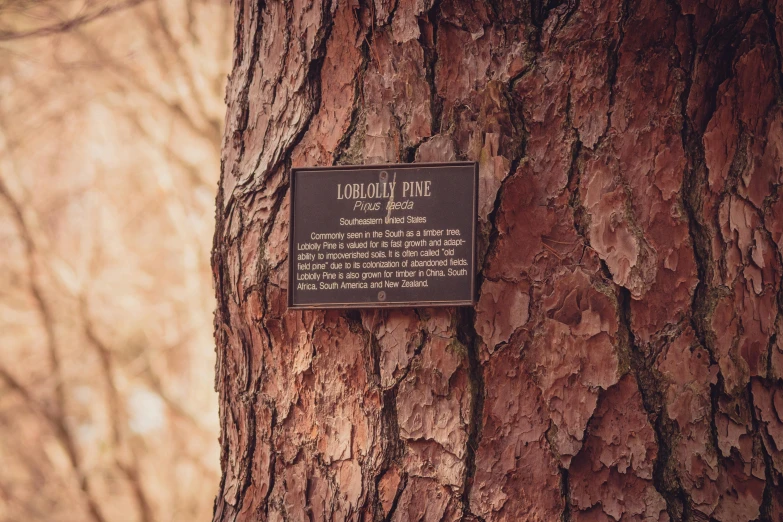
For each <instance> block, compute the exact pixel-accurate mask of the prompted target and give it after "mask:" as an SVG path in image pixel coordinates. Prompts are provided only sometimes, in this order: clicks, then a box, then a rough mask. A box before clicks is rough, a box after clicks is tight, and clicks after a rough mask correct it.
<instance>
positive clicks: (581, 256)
mask: <svg viewBox="0 0 783 522" xmlns="http://www.w3.org/2000/svg"><path fill="white" fill-rule="evenodd" d="M372 1H373V2H374V3H367V0H361V1H357V0H354V1H353V2H348V1H344V2H338V1H337V0H331V1H329V0H327V1H325V2H319V1H315V2H309V3H308V2H302V1H299V0H292V1H289V2H273V1H269V2H266V3H263V2H252V1H249V0H247V1H243V0H236V6H235V9H236V11H235V27H236V37H235V43H234V64H233V71H232V73H231V76H230V79H229V84H228V90H227V96H226V99H227V103H228V113H227V118H226V133H225V140H224V145H223V157H222V175H221V181H220V186H219V193H218V197H217V211H216V221H217V225H216V226H217V228H216V232H215V240H214V249H213V257H212V266H213V269H214V282H215V289H216V295H217V300H218V307H217V311H216V314H215V338H216V344H217V365H216V373H217V376H216V389H217V391H218V393H219V399H220V419H221V425H222V433H221V437H220V444H221V464H222V469H223V478H222V480H221V483H220V491H219V493H218V496H217V499H216V504H215V513H214V521H216V522H217V521H220V522H223V521H248V520H291V521H299V520H314V521H321V520H362V521H371V520H373V521H374V520H378V521H380V520H389V521H408V520H417V521H418V520H421V521H452V520H485V521H494V520H531V521H552V520H565V521H569V520H574V521H576V520H589V521H594V520H615V521H618V520H621V521H631V520H647V521H653V520H654V521H664V520H717V521H721V522H729V521H732V522H734V521H750V520H762V521H776V522H779V521H781V520H783V482H781V479H783V335H781V334H783V332H782V331H781V330H783V315H781V310H783V297H781V295H783V294H781V291H780V285H781V275H782V271H783V198H781V191H783V184H782V183H781V182H782V181H783V166H782V165H783V104H782V103H781V102H782V101H783V97H782V96H781V93H782V91H781V86H782V84H783V81H782V78H783V74H782V72H781V63H782V60H781V49H780V42H781V40H782V39H783V0H763V1H759V0H735V1H728V0H727V1H720V0H715V1H711V2H703V3H699V2H697V1H695V0H669V1H662V0H639V1H638V2H629V1H627V0H576V1H569V2H558V1H550V2H543V1H529V2H517V1H513V0H476V1H473V0H442V1H439V0H434V1H433V0H372ZM448 160H475V161H478V162H479V165H480V194H479V201H480V203H479V220H480V226H479V236H480V237H479V239H478V241H479V253H478V260H479V268H480V272H479V274H478V276H477V278H478V279H477V285H478V288H479V292H480V293H479V302H478V305H477V306H476V307H475V309H470V308H461V309H455V308H442V309H397V310H385V311H378V310H363V311H339V310H337V311H305V312H302V311H297V312H293V311H291V312H289V311H287V309H286V287H287V265H286V259H287V238H288V235H287V234H288V205H289V200H288V197H289V195H288V180H289V172H290V169H291V167H292V166H305V165H307V166H315V165H338V164H371V163H395V162H400V163H404V162H413V161H448Z"/></svg>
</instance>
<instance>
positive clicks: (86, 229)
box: [0, 0, 233, 522]
mask: <svg viewBox="0 0 783 522" xmlns="http://www.w3.org/2000/svg"><path fill="white" fill-rule="evenodd" d="M232 24H233V20H232V8H231V6H230V5H229V4H228V2H225V1H222V0H130V1H128V0H126V1H122V0H100V1H99V0H80V1H71V0H51V1H50V0H0V521H14V522H16V521H22V520H24V521H39V520H41V521H43V520H46V521H52V522H57V521H69V522H70V521H76V520H88V521H93V522H101V521H126V520H127V521H136V520H138V521H143V522H151V521H170V520H187V521H190V520H208V519H209V518H210V516H211V510H212V505H213V495H214V491H216V490H217V484H218V480H219V469H218V462H219V460H218V454H217V452H218V445H217V443H216V439H217V436H218V426H217V419H218V417H217V399H216V396H215V394H214V391H213V374H214V349H213V341H212V311H213V308H214V304H213V303H214V301H213V291H212V287H211V273H210V268H209V249H210V246H211V241H212V233H213V220H214V194H215V189H216V182H217V177H218V174H219V163H220V142H221V133H222V125H223V114H224V105H223V94H224V88H225V87H224V86H225V80H226V74H227V72H228V70H229V66H230V60H231V37H232V30H233V25H232Z"/></svg>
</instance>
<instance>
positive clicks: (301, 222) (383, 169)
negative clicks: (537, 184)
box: [288, 162, 478, 308]
mask: <svg viewBox="0 0 783 522" xmlns="http://www.w3.org/2000/svg"><path fill="white" fill-rule="evenodd" d="M477 193H478V164H477V163H475V162H454V163H412V164H401V165H369V166H337V167H313V168H295V169H293V170H292V172H291V229H290V234H289V236H290V245H289V252H288V253H289V255H288V259H289V271H288V306H289V308H370V307H401V306H458V305H473V304H475V295H476V294H475V288H474V283H475V279H476V278H475V266H476V260H475V236H476V208H477Z"/></svg>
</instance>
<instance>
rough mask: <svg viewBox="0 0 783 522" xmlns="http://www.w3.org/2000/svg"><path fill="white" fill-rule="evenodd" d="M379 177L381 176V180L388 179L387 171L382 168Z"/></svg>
mask: <svg viewBox="0 0 783 522" xmlns="http://www.w3.org/2000/svg"><path fill="white" fill-rule="evenodd" d="M380 178H381V181H386V180H387V179H389V173H388V172H386V171H385V170H382V171H381V175H380Z"/></svg>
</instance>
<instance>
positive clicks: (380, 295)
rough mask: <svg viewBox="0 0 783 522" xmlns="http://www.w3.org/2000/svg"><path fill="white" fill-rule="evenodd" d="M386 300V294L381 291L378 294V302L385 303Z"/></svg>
mask: <svg viewBox="0 0 783 522" xmlns="http://www.w3.org/2000/svg"><path fill="white" fill-rule="evenodd" d="M385 300H386V292H384V291H383V290H381V291H380V292H378V301H385Z"/></svg>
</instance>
